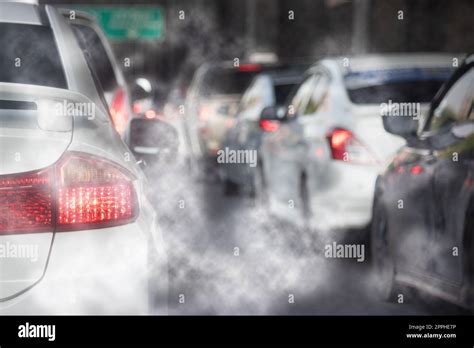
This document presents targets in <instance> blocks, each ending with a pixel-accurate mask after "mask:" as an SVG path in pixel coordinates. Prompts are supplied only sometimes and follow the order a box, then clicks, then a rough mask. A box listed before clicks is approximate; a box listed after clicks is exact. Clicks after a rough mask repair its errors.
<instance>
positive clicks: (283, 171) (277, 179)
mask: <svg viewBox="0 0 474 348" xmlns="http://www.w3.org/2000/svg"><path fill="white" fill-rule="evenodd" d="M316 81H317V77H316V76H315V75H314V74H311V75H309V76H307V77H306V78H305V79H304V80H303V82H302V83H301V85H300V86H299V88H297V89H296V91H295V93H294V94H293V96H292V97H290V98H289V101H290V102H289V103H288V105H287V107H288V112H287V117H286V119H285V120H284V121H283V122H281V123H280V126H279V128H278V130H277V131H276V132H272V133H267V134H265V136H264V140H263V141H264V142H265V145H264V146H265V150H264V151H265V158H264V161H265V162H266V164H265V172H266V173H265V174H266V178H267V183H268V185H269V186H270V192H271V194H275V196H276V198H277V199H279V200H284V201H287V200H294V199H295V198H297V197H298V195H299V188H300V177H301V173H302V163H303V162H304V160H305V159H304V152H303V150H302V149H303V148H304V132H303V127H304V122H301V121H300V117H304V116H303V115H304V113H305V111H306V107H307V105H308V102H309V99H310V97H311V93H312V92H313V90H314V87H315V84H316Z"/></svg>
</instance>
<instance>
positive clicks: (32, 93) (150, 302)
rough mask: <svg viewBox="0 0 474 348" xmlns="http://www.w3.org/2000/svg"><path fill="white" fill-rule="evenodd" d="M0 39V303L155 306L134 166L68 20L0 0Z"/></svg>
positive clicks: (7, 309) (36, 309) (145, 208)
mask: <svg viewBox="0 0 474 348" xmlns="http://www.w3.org/2000/svg"><path fill="white" fill-rule="evenodd" d="M0 44H1V45H2V50H1V52H0V314H49V313H54V314H82V313H88V314H96V313H110V314H116V313H149V312H150V311H152V312H166V302H167V301H166V300H165V299H166V291H167V289H168V272H167V263H166V256H165V249H164V244H163V240H162V235H161V232H160V230H159V228H158V225H157V221H156V213H155V211H154V209H153V207H152V206H151V204H150V203H149V201H148V200H147V198H146V196H145V195H144V187H145V186H146V182H145V177H144V175H143V172H142V171H141V170H140V168H139V167H138V166H137V165H136V163H135V160H134V159H133V156H132V155H130V151H129V149H128V147H127V145H126V144H125V143H124V142H123V141H122V139H121V137H120V136H119V134H118V133H117V132H116V131H115V129H114V127H113V125H112V122H111V118H110V115H109V112H108V106H107V104H106V102H105V100H104V98H103V96H102V94H101V93H100V92H99V90H100V88H99V87H98V86H97V85H96V81H94V78H93V75H92V73H91V70H90V69H89V67H88V65H87V61H86V59H85V58H84V55H83V52H82V50H81V48H80V47H79V45H78V43H77V40H76V38H75V36H74V33H73V31H72V28H71V26H70V25H69V24H68V23H67V22H66V21H65V19H64V18H63V16H62V14H61V13H59V12H58V11H57V10H56V9H54V8H53V7H51V6H47V5H46V6H44V7H38V6H35V5H32V4H24V3H0ZM161 300H163V302H162V303H160V301H161Z"/></svg>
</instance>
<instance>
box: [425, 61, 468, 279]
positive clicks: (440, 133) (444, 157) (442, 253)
mask: <svg viewBox="0 0 474 348" xmlns="http://www.w3.org/2000/svg"><path fill="white" fill-rule="evenodd" d="M473 103H474V68H473V67H472V64H471V68H470V69H468V70H467V71H466V72H465V73H464V74H463V75H462V76H461V77H460V78H459V79H458V80H457V81H456V82H454V83H453V84H452V87H451V88H450V89H449V91H448V92H447V93H446V95H445V96H444V98H443V99H442V100H441V102H440V103H439V105H438V107H437V108H436V109H435V110H434V112H433V116H432V117H431V120H430V125H429V131H431V132H432V135H431V137H430V142H431V143H432V144H433V146H434V147H435V148H436V151H435V152H434V156H435V161H436V167H435V172H434V191H435V202H436V207H437V209H436V210H437V211H436V212H437V216H438V219H437V222H438V224H437V228H436V230H435V233H434V234H431V237H432V238H433V245H434V246H435V248H433V249H432V260H433V269H434V273H435V275H436V276H437V277H439V278H441V279H442V280H444V281H447V282H449V283H452V284H456V285H461V283H462V281H463V274H464V273H463V271H464V270H463V267H464V265H465V260H466V259H465V256H466V255H465V254H464V253H465V252H472V250H468V249H466V248H467V247H468V246H467V245H465V243H466V238H469V235H466V234H470V233H472V232H474V231H467V230H466V219H468V218H472V217H470V216H467V214H468V206H469V204H472V203H473V201H472V179H473V178H474V110H473V106H474V104H473ZM471 208H472V207H471ZM471 260H472V259H471Z"/></svg>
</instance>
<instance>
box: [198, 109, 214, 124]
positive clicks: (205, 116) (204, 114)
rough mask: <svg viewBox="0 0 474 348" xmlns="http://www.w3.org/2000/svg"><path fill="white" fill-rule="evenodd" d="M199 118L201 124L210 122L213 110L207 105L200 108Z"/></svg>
mask: <svg viewBox="0 0 474 348" xmlns="http://www.w3.org/2000/svg"><path fill="white" fill-rule="evenodd" d="M198 116H199V120H200V121H201V122H207V121H208V120H209V116H211V109H210V108H209V107H208V106H206V105H202V106H200V107H199V111H198Z"/></svg>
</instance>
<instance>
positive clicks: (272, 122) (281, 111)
mask: <svg viewBox="0 0 474 348" xmlns="http://www.w3.org/2000/svg"><path fill="white" fill-rule="evenodd" d="M285 119H286V108H285V107H283V106H269V107H266V108H264V109H263V110H262V113H261V114H260V120H259V126H260V129H261V130H262V131H264V132H276V131H277V130H278V129H279V128H280V122H281V121H284V120H285Z"/></svg>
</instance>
